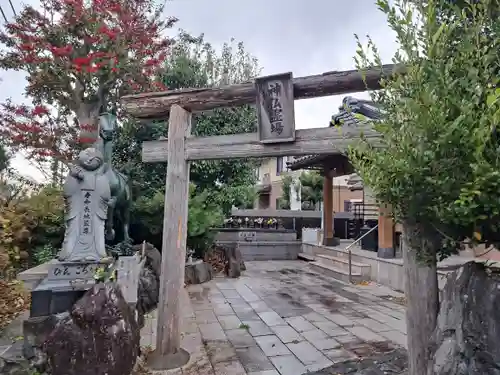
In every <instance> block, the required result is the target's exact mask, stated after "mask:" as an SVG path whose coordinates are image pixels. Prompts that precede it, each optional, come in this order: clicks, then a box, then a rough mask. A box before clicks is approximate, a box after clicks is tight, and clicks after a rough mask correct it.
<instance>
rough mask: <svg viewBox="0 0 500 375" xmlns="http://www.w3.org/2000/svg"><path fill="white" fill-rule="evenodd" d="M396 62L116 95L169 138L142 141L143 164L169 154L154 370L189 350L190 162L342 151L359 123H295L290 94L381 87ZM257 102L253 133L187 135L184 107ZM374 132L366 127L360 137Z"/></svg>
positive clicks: (181, 359)
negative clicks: (183, 296) (183, 334)
mask: <svg viewBox="0 0 500 375" xmlns="http://www.w3.org/2000/svg"><path fill="white" fill-rule="evenodd" d="M395 68H398V67H397V66H394V65H392V64H390V65H384V66H382V68H380V67H379V68H374V69H367V70H364V71H362V72H360V71H357V70H350V71H343V72H327V73H323V74H320V75H315V76H308V77H301V78H292V74H291V73H285V74H280V75H274V76H267V77H260V78H257V79H256V80H255V82H248V83H242V84H235V85H230V86H224V87H214V88H203V89H187V90H173V91H167V92H155V93H144V94H137V95H129V96H125V97H123V98H122V103H123V105H124V107H125V110H126V112H127V113H128V114H130V115H132V116H133V117H135V118H138V119H162V118H166V117H167V116H168V117H169V125H168V139H167V140H165V139H164V140H158V141H149V142H144V144H143V151H142V160H143V162H146V163H152V162H164V161H167V160H168V166H167V181H166V189H165V211H164V219H163V220H164V221H163V242H162V266H161V280H160V300H159V305H158V326H157V339H156V350H155V355H154V356H153V360H152V363H151V367H152V368H153V369H155V370H160V369H168V368H175V367H180V366H182V365H184V364H185V363H187V361H188V360H189V354H188V353H186V352H185V351H184V350H183V349H181V348H180V324H179V322H180V319H181V317H180V303H179V300H180V292H181V290H182V288H183V287H184V267H185V257H186V239H187V217H188V199H189V195H188V189H189V162H190V161H192V160H211V159H212V160H213V159H233V158H257V157H258V158H262V157H274V156H303V155H309V154H317V155H321V154H334V153H345V152H346V151H347V148H348V146H349V145H350V144H352V143H353V140H358V139H359V138H360V136H361V133H363V134H364V133H366V130H369V129H368V128H367V126H366V125H365V126H364V128H363V127H354V128H347V127H346V128H343V129H342V130H341V131H339V129H338V128H332V127H330V128H316V129H304V130H295V120H294V100H295V99H305V98H314V97H321V96H330V95H339V94H350V93H353V92H360V91H366V90H377V89H380V88H381V86H380V79H381V78H382V77H384V76H387V75H390V74H391V73H393V72H394V69H395ZM245 104H257V115H258V123H259V126H258V132H257V133H251V134H233V135H221V136H211V137H191V113H192V112H195V111H207V110H211V109H214V108H219V107H230V106H240V105H245ZM366 136H368V137H372V138H374V139H373V141H376V138H377V137H378V135H377V134H374V133H373V132H372V133H371V135H365V137H366Z"/></svg>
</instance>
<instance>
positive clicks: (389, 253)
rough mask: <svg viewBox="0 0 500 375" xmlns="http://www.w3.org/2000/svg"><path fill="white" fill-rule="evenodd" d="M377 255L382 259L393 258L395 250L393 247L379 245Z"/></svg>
mask: <svg viewBox="0 0 500 375" xmlns="http://www.w3.org/2000/svg"><path fill="white" fill-rule="evenodd" d="M377 256H378V257H379V258H383V259H393V258H395V257H396V251H395V250H394V248H393V247H387V248H384V247H379V248H378V251H377Z"/></svg>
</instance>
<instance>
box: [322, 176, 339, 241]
mask: <svg viewBox="0 0 500 375" xmlns="http://www.w3.org/2000/svg"><path fill="white" fill-rule="evenodd" d="M335 174H336V172H335V170H331V169H326V168H325V169H324V177H323V245H324V246H338V245H339V241H338V239H336V238H335V231H334V229H333V177H334V176H335Z"/></svg>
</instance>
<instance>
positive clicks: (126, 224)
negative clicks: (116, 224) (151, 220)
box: [122, 181, 132, 242]
mask: <svg viewBox="0 0 500 375" xmlns="http://www.w3.org/2000/svg"><path fill="white" fill-rule="evenodd" d="M123 182H124V184H123V188H124V194H123V198H124V199H123V200H124V202H123V212H122V217H123V223H122V225H123V240H124V241H126V242H129V241H130V236H129V228H130V206H131V203H132V201H131V194H130V188H129V186H128V184H127V183H126V181H123Z"/></svg>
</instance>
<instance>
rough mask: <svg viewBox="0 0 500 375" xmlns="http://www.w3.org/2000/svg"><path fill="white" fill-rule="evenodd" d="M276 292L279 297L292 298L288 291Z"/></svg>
mask: <svg viewBox="0 0 500 375" xmlns="http://www.w3.org/2000/svg"><path fill="white" fill-rule="evenodd" d="M277 294H278V296H280V297H281V298H285V299H293V297H292V296H291V295H290V294H288V293H284V292H278V293H277Z"/></svg>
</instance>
